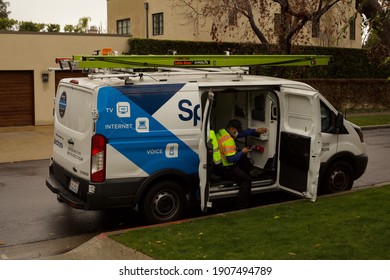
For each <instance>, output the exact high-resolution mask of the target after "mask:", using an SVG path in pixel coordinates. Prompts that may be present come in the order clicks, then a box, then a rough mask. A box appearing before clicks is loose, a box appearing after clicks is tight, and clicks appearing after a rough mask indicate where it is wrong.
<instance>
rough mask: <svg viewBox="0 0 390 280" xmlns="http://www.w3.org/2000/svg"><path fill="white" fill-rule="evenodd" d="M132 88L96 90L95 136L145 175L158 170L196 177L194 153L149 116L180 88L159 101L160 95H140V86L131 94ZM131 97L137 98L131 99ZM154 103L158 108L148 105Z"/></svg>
mask: <svg viewBox="0 0 390 280" xmlns="http://www.w3.org/2000/svg"><path fill="white" fill-rule="evenodd" d="M132 87H133V86H129V87H128V89H125V88H124V87H123V88H120V89H121V90H119V88H117V87H115V88H114V87H103V88H101V89H100V90H99V93H98V100H97V102H98V104H97V108H98V115H99V118H98V121H97V123H96V133H98V134H102V135H104V136H105V137H106V138H107V139H108V144H109V145H111V146H112V147H113V148H115V149H116V150H117V151H118V152H120V153H121V154H122V155H123V156H125V157H126V158H127V159H129V160H130V161H131V162H133V163H134V164H135V165H137V166H138V167H139V168H141V169H142V170H143V171H145V172H146V173H148V174H153V173H154V172H157V171H159V170H162V169H176V170H180V171H182V172H184V173H186V174H193V173H196V172H197V168H198V163H199V158H198V155H197V153H195V152H194V151H193V150H192V149H191V148H190V147H189V146H188V145H187V144H186V143H184V142H183V141H182V140H180V139H179V138H178V137H177V136H176V135H174V134H173V133H172V132H171V131H170V130H168V129H167V128H166V127H165V126H164V125H162V124H161V123H160V122H159V120H157V119H155V118H154V117H153V116H152V114H151V112H155V111H156V110H157V109H159V108H160V107H161V106H163V105H164V104H165V102H166V101H168V100H169V99H170V98H171V97H172V96H173V95H174V94H175V92H173V89H178V90H180V89H181V88H182V87H183V85H182V84H179V85H171V87H169V90H167V91H165V94H162V97H161V99H159V95H161V93H160V94H157V93H155V92H154V91H152V90H150V91H149V92H148V93H146V94H145V95H144V93H143V91H141V89H140V88H141V87H140V86H137V87H136V89H133V90H131V88H132ZM149 88H152V87H149ZM142 89H143V88H142ZM124 92H125V93H126V94H124ZM152 92H153V93H152ZM132 93H134V95H135V96H137V95H138V97H135V98H134V97H133V94H132ZM140 96H142V97H143V98H140ZM164 101H165V102H164ZM155 102H156V103H157V104H158V106H160V107H158V106H156V104H152V103H155ZM142 106H145V107H146V110H145V108H143V107H142ZM167 110H168V109H167Z"/></svg>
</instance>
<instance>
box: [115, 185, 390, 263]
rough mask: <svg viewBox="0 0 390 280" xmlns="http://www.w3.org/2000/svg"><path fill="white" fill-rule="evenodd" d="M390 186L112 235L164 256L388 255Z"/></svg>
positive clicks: (290, 257)
mask: <svg viewBox="0 0 390 280" xmlns="http://www.w3.org/2000/svg"><path fill="white" fill-rule="evenodd" d="M389 198H390V185H388V186H384V187H378V188H370V189H364V190H359V191H355V192H346V193H343V194H340V195H337V196H328V197H319V198H318V200H317V202H315V203H312V202H309V201H306V200H298V201H295V202H290V203H285V204H278V205H271V206H266V207H259V208H252V209H246V210H244V211H239V212H231V213H226V214H219V215H216V216H210V217H203V218H200V219H195V220H189V221H183V222H180V223H177V224H168V225H161V226H156V227H148V228H140V229H134V230H130V231H128V232H126V233H122V234H119V235H113V236H111V238H113V239H114V240H117V241H118V242H121V243H123V244H125V245H127V246H129V247H131V248H133V249H136V250H138V251H140V252H142V253H144V254H146V255H149V256H150V257H152V258H155V259H163V260H172V259H175V260H176V259H177V260H184V259H187V260H195V259H205V260H212V259H218V260H224V259H232V260H245V259H277V260H316V259H325V260H339V259H341V260H378V259H386V260H388V259H390V203H389Z"/></svg>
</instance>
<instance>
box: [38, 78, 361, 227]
mask: <svg viewBox="0 0 390 280" xmlns="http://www.w3.org/2000/svg"><path fill="white" fill-rule="evenodd" d="M128 76H129V77H126V78H125V79H122V78H118V77H112V76H109V75H107V76H105V75H103V76H100V77H99V78H93V77H90V78H71V79H64V80H62V81H61V82H60V83H59V86H58V90H57V94H56V98H55V110H54V145H53V147H54V149H53V158H52V162H51V165H50V177H49V178H48V179H47V181H46V185H47V186H48V187H49V189H50V190H51V191H52V192H54V193H56V194H58V198H59V199H60V200H61V201H64V202H65V203H67V204H68V205H70V206H72V207H74V208H79V209H84V210H99V209H107V208H112V207H138V211H139V213H140V214H142V215H143V217H144V219H146V220H147V221H148V222H150V223H161V222H166V221H172V220H176V219H178V218H180V217H181V215H182V214H183V212H184V211H185V210H186V208H187V205H188V203H189V202H192V201H198V202H199V203H200V205H201V208H202V210H203V211H205V210H206V209H207V208H208V207H211V206H212V201H213V200H216V199H221V198H226V197H234V196H237V194H238V187H237V186H236V184H234V182H228V181H221V179H220V178H218V177H216V176H213V175H212V156H210V155H211V154H212V152H210V151H211V150H212V148H211V147H210V145H209V144H208V139H209V131H210V129H214V130H218V129H220V128H223V127H225V126H226V125H227V123H228V121H229V120H230V119H233V118H234V119H239V120H240V121H241V122H242V123H243V124H244V127H249V128H255V127H266V128H268V132H269V133H268V134H267V135H260V137H252V136H250V137H247V138H246V139H243V140H242V141H241V142H238V143H237V144H238V146H239V147H241V148H242V147H244V146H252V145H259V146H261V147H263V148H262V149H261V150H263V152H258V151H253V152H251V153H250V155H249V157H250V160H251V162H252V163H253V166H252V172H251V177H252V193H259V192H265V191H271V190H279V189H280V190H285V191H288V192H291V193H294V194H296V195H299V196H302V197H306V198H308V199H310V200H312V201H315V200H316V197H317V192H318V191H320V192H323V193H333V192H339V191H345V190H349V189H351V187H352V184H353V181H354V180H356V179H358V178H359V177H360V176H361V175H362V174H363V173H364V171H365V169H366V166H367V161H368V158H367V155H366V154H365V144H364V141H363V135H362V132H361V130H360V128H359V127H357V126H356V125H354V124H352V123H350V122H348V121H347V120H345V119H343V116H342V115H341V114H340V113H338V112H337V110H335V108H333V106H332V105H331V104H330V103H329V102H328V101H327V100H326V99H325V98H324V97H323V96H322V95H321V94H320V93H319V92H317V91H316V90H315V89H313V88H312V87H310V86H309V85H307V84H304V83H301V82H295V81H290V80H284V79H278V78H270V77H261V76H251V75H243V74H242V73H234V72H228V73H223V72H220V73H214V74H213V73H203V72H194V71H193V72H189V73H188V72H183V73H176V74H175V73H164V72H156V73H147V74H145V73H144V74H136V73H134V74H131V75H128Z"/></svg>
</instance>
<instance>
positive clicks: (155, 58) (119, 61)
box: [56, 53, 331, 70]
mask: <svg viewBox="0 0 390 280" xmlns="http://www.w3.org/2000/svg"><path fill="white" fill-rule="evenodd" d="M113 54H114V55H74V56H73V58H71V59H69V58H57V59H56V63H58V64H59V65H60V68H61V69H66V70H81V69H92V68H96V69H118V68H130V69H139V68H158V67H172V68H202V69H203V68H218V67H250V66H257V65H263V66H322V65H328V63H329V61H330V58H331V56H329V55H229V53H227V54H226V55H115V53H113Z"/></svg>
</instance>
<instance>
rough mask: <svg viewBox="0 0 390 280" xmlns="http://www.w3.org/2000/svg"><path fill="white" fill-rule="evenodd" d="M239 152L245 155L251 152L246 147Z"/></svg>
mask: <svg viewBox="0 0 390 280" xmlns="http://www.w3.org/2000/svg"><path fill="white" fill-rule="evenodd" d="M241 152H242V153H243V154H245V155H246V154H247V153H249V152H251V149H249V148H248V147H244V148H242V150H241Z"/></svg>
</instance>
